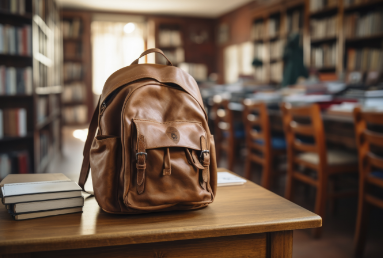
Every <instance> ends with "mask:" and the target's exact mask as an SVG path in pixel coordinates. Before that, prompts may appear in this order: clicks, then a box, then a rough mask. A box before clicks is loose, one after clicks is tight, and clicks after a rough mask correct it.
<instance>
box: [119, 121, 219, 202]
mask: <svg viewBox="0 0 383 258" xmlns="http://www.w3.org/2000/svg"><path fill="white" fill-rule="evenodd" d="M133 122H134V127H133V128H134V129H133V130H134V132H133V141H132V149H133V153H134V157H135V158H136V160H134V161H133V171H134V173H133V176H132V177H131V179H132V180H131V187H130V190H129V192H128V195H127V196H126V197H125V203H126V204H127V205H128V206H130V207H132V208H136V209H144V210H145V209H148V210H155V209H162V208H164V207H166V206H169V207H170V206H173V205H183V204H184V205H199V204H202V203H211V202H212V198H213V195H212V191H211V188H210V185H209V182H208V179H209V165H210V153H209V149H208V144H209V142H208V141H207V138H206V132H205V130H204V129H203V127H202V126H201V124H200V123H198V122H189V121H172V122H166V123H159V122H156V121H151V120H141V119H134V120H133Z"/></svg>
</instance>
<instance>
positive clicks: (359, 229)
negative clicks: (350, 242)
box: [354, 182, 370, 257]
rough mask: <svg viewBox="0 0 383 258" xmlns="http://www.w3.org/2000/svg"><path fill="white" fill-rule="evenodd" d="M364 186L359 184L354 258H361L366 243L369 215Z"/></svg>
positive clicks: (361, 183)
mask: <svg viewBox="0 0 383 258" xmlns="http://www.w3.org/2000/svg"><path fill="white" fill-rule="evenodd" d="M364 193H365V184H364V183H363V182H360V187H359V200H358V217H357V219H356V229H355V238H354V254H355V257H362V256H363V252H364V247H365V243H366V235H367V227H368V215H369V213H370V205H369V204H368V203H367V202H366V201H365V200H364Z"/></svg>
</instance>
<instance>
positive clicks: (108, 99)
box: [100, 89, 120, 116]
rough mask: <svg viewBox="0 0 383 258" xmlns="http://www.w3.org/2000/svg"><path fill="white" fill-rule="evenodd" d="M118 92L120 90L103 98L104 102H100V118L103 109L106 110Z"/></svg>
mask: <svg viewBox="0 0 383 258" xmlns="http://www.w3.org/2000/svg"><path fill="white" fill-rule="evenodd" d="M119 90H120V89H118V90H115V91H114V92H112V93H111V94H109V95H108V96H107V97H106V98H105V100H104V102H102V104H101V109H100V116H102V115H103V114H104V112H105V109H106V107H107V106H108V104H109V102H110V101H111V100H112V99H113V97H114V96H115V95H116V94H117V92H118V91H119Z"/></svg>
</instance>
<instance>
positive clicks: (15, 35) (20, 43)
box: [0, 24, 32, 56]
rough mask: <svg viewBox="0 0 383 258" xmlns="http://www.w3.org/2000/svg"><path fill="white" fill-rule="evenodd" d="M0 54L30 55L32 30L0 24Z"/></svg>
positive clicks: (26, 26)
mask: <svg viewBox="0 0 383 258" xmlns="http://www.w3.org/2000/svg"><path fill="white" fill-rule="evenodd" d="M0 54H9V55H22V56H31V55H32V28H31V26H30V25H25V26H23V27H15V26H12V25H8V24H0Z"/></svg>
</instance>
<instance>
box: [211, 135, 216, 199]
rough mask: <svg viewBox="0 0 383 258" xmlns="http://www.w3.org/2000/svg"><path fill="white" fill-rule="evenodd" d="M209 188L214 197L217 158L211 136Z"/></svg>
mask: <svg viewBox="0 0 383 258" xmlns="http://www.w3.org/2000/svg"><path fill="white" fill-rule="evenodd" d="M210 187H211V189H212V191H213V195H214V197H215V194H216V192H217V158H216V154H215V143H214V136H213V135H210Z"/></svg>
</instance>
